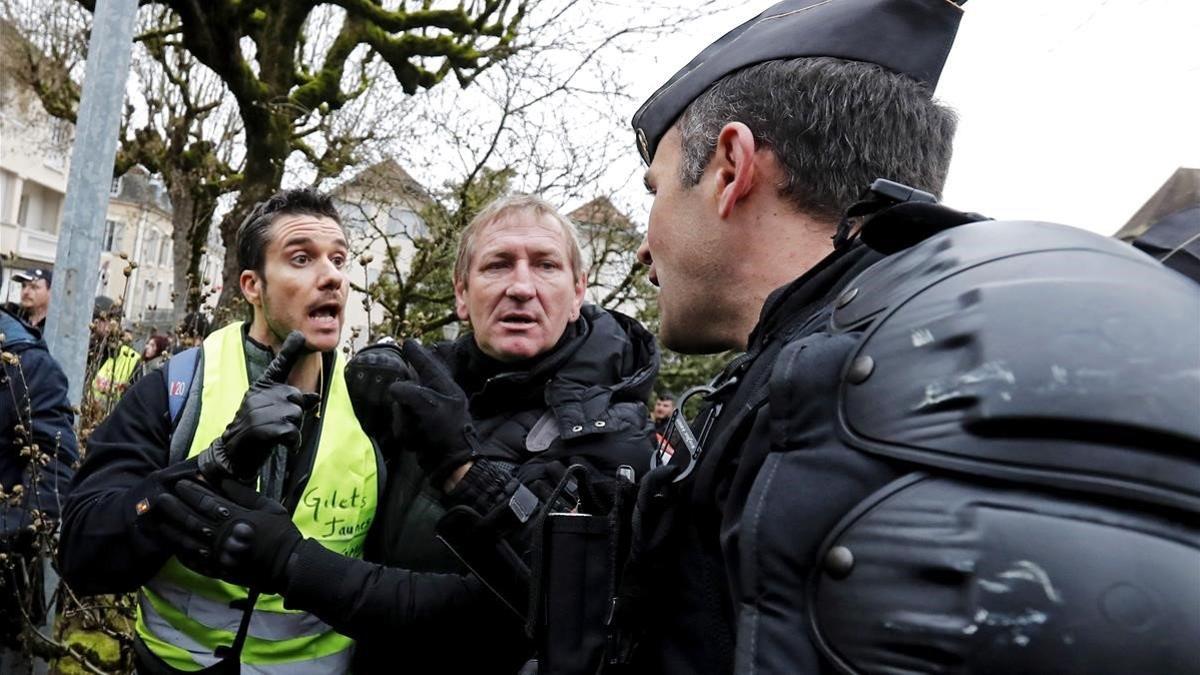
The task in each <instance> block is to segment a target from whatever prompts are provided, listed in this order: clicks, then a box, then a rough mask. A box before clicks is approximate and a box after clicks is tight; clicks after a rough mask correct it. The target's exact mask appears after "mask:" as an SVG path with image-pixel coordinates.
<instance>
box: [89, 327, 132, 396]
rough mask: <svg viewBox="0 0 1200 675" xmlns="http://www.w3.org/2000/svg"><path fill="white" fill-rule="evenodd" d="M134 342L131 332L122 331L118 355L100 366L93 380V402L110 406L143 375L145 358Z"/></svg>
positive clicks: (117, 348) (117, 350)
mask: <svg viewBox="0 0 1200 675" xmlns="http://www.w3.org/2000/svg"><path fill="white" fill-rule="evenodd" d="M132 341H133V335H132V334H131V333H130V332H129V331H121V340H120V342H119V343H117V345H116V353H114V354H111V355H110V356H108V358H106V359H105V360H104V362H103V363H101V364H100V368H99V370H97V371H96V376H95V377H94V378H92V398H93V400H95V401H100V402H107V403H110V404H111V403H112V402H115V401H116V400H117V399H119V398H120V397H121V395H122V394H124V393H125V390H126V389H128V388H129V386H130V384H131V383H132V382H133V381H134V380H135V379H136V378H137V376H138V375H139V374H140V373H141V368H142V361H143V357H142V355H141V354H139V353H138V351H137V350H136V349H134V348H133V345H132V344H131V343H132Z"/></svg>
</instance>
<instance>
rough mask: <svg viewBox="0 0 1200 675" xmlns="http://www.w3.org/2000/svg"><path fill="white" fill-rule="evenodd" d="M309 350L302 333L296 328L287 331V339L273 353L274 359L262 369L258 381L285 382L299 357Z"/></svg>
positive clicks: (309, 351)
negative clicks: (277, 350) (276, 352)
mask: <svg viewBox="0 0 1200 675" xmlns="http://www.w3.org/2000/svg"><path fill="white" fill-rule="evenodd" d="M311 352H312V350H311V349H309V348H308V343H307V342H306V341H305V339H304V333H301V332H300V331H298V330H294V331H292V332H291V333H288V336H287V339H286V340H284V341H283V344H282V345H281V346H280V347H279V353H278V354H276V355H275V359H274V360H273V361H271V363H270V364H269V365H268V366H267V369H266V370H265V371H263V374H262V377H260V378H258V379H259V381H260V382H276V383H279V384H283V383H284V382H287V378H288V375H290V374H291V372H292V368H293V367H294V366H295V365H296V363H297V362H298V361H299V360H300V358H301V357H303V356H306V355H308V354H309V353H311Z"/></svg>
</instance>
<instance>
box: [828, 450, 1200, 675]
mask: <svg viewBox="0 0 1200 675" xmlns="http://www.w3.org/2000/svg"><path fill="white" fill-rule="evenodd" d="M1105 502H1112V500H1111V499H1088V498H1072V497H1070V496H1064V495H1063V493H1060V492H1058V491H1053V490H1027V489H1023V487H1022V486H1015V487H1010V486H1004V485H1003V484H999V483H995V482H986V481H978V480H972V481H970V482H964V481H957V480H954V479H948V478H935V477H927V476H923V475H922V474H920V473H915V474H910V475H909V476H907V477H905V478H902V479H899V480H897V481H895V482H893V483H891V484H890V485H888V486H886V487H884V488H883V489H881V490H879V491H878V492H877V493H875V494H874V495H872V496H871V497H870V498H868V499H867V500H866V501H864V502H863V503H862V504H860V505H859V506H858V507H857V508H856V509H855V510H854V511H852V512H851V513H850V514H849V515H847V517H846V518H844V519H843V520H842V522H841V523H840V524H839V525H838V526H837V527H836V528H834V530H833V531H832V532H831V533H830V536H829V538H828V539H827V540H826V542H825V544H824V546H823V547H822V552H821V554H820V557H819V558H818V560H820V561H821V563H820V572H819V573H818V574H817V575H816V576H815V579H814V584H813V586H812V589H811V590H812V592H813V593H814V594H815V595H814V596H813V597H812V598H810V600H809V606H811V607H812V608H813V611H812V613H811V614H810V615H809V618H810V620H811V622H812V623H811V625H812V629H813V635H814V637H815V639H816V641H817V644H818V645H819V646H820V648H821V649H822V651H823V653H824V654H825V655H826V657H828V658H829V659H830V660H831V661H832V662H833V663H835V664H837V666H838V669H839V670H841V671H842V672H847V673H1037V672H1055V673H1063V674H1070V675H1108V674H1113V675H1116V674H1123V673H1182V672H1192V671H1193V670H1194V669H1195V666H1196V664H1197V663H1200V641H1197V640H1196V638H1195V636H1196V634H1197V631H1200V565H1197V559H1198V558H1200V529H1197V528H1195V527H1191V526H1188V525H1184V524H1183V523H1180V522H1178V521H1177V520H1175V519H1173V518H1170V517H1163V516H1162V515H1159V514H1156V513H1154V512H1153V510H1151V509H1148V510H1145V512H1137V511H1133V510H1128V509H1124V508H1122V505H1120V504H1119V503H1118V504H1106V503H1105Z"/></svg>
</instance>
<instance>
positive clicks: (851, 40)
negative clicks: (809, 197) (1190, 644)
mask: <svg viewBox="0 0 1200 675" xmlns="http://www.w3.org/2000/svg"><path fill="white" fill-rule="evenodd" d="M965 1H966V0H958V1H957V2H951V0H784V1H783V2H780V3H778V4H776V5H773V6H771V8H769V9H768V10H767V11H765V12H763V13H762V14H759V15H758V16H756V17H754V18H753V19H751V20H749V21H747V22H746V23H744V24H742V25H740V26H738V27H737V28H734V29H733V30H731V31H729V32H728V33H726V34H725V35H724V36H723V37H722V38H721V39H719V40H717V41H716V42H714V43H712V44H711V45H709V46H708V47H707V48H705V49H704V51H702V52H700V54H699V55H697V56H696V58H694V59H692V61H691V63H688V64H687V65H686V66H684V67H683V69H682V70H680V71H679V72H678V73H675V75H674V76H672V77H671V79H670V80H667V83H666V84H664V85H663V86H662V87H661V88H659V90H658V91H656V92H654V95H653V96H651V97H650V98H649V100H647V101H646V102H645V103H643V104H642V107H641V108H640V109H639V110H638V111H637V112H636V113H635V114H634V116H633V128H634V132H635V133H636V134H637V143H638V151H639V152H641V154H642V159H643V160H645V161H646V163H647V164H649V163H650V161H651V160H652V159H654V151H655V150H656V149H657V148H658V143H659V141H660V140H662V137H663V135H664V134H666V133H667V131H668V130H669V129H670V128H671V125H673V124H674V123H675V120H676V119H678V117H679V115H680V114H682V113H683V111H684V109H686V108H687V107H688V105H689V104H690V103H691V102H692V101H694V100H695V99H696V97H697V96H699V95H700V94H702V93H704V91H705V90H707V89H708V88H709V87H711V86H712V85H713V84H715V83H716V82H717V81H718V80H720V79H721V78H723V77H725V76H726V75H728V74H730V73H732V72H734V71H737V70H741V69H742V68H745V67H747V66H752V65H755V64H758V63H763V62H765V61H774V60H777V59H794V58H800V57H804V56H830V57H834V58H839V59H845V60H847V61H865V62H867V63H874V64H876V65H879V66H882V67H884V68H886V69H888V70H891V71H893V72H896V73H900V74H902V75H908V76H909V77H911V78H913V79H915V80H917V81H919V82H924V83H926V84H928V85H929V89H930V91H932V90H933V88H934V87H936V86H937V81H938V77H939V76H940V75H941V73H942V66H943V65H945V63H946V56H947V55H948V54H949V53H950V46H951V45H952V44H954V35H955V33H957V32H958V22H959V20H960V19H961V18H962V8H961V7H959V5H960V4H962V3H963V2H965Z"/></svg>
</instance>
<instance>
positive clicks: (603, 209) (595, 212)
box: [567, 197, 636, 232]
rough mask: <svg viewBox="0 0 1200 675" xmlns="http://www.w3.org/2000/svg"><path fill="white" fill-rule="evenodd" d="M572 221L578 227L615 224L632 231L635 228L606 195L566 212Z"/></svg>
mask: <svg viewBox="0 0 1200 675" xmlns="http://www.w3.org/2000/svg"><path fill="white" fill-rule="evenodd" d="M567 218H570V219H571V221H572V222H574V223H576V224H577V225H579V226H580V227H584V228H586V227H588V226H589V225H590V226H596V225H604V226H608V225H617V226H619V227H620V228H621V229H623V230H628V231H630V232H633V231H634V230H635V229H636V228H635V227H634V225H633V221H631V220H630V219H629V217H628V216H626V215H625V214H624V213H621V211H620V210H619V209H617V207H616V206H614V205H613V203H612V200H610V199H609V198H608V197H596V198H595V199H593V200H592V201H590V202H588V203H586V204H584V205H583V206H581V207H579V208H577V209H575V210H574V211H572V212H570V213H568V214H567Z"/></svg>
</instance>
